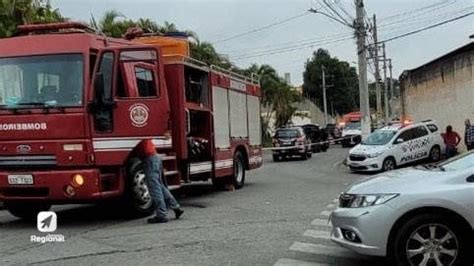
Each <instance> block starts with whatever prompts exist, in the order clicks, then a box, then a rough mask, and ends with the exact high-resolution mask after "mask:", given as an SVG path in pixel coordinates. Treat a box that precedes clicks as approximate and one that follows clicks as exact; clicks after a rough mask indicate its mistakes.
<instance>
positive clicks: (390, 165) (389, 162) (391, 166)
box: [382, 158, 397, 172]
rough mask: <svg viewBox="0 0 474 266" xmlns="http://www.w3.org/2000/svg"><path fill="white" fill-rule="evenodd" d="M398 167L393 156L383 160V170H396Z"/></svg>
mask: <svg viewBox="0 0 474 266" xmlns="http://www.w3.org/2000/svg"><path fill="white" fill-rule="evenodd" d="M396 167H397V165H396V163H395V160H394V159H393V158H387V159H385V160H384V161H383V165H382V170H383V171H384V172H387V171H392V170H395V168H396Z"/></svg>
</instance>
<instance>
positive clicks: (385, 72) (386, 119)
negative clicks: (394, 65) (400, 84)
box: [382, 43, 389, 125]
mask: <svg viewBox="0 0 474 266" xmlns="http://www.w3.org/2000/svg"><path fill="white" fill-rule="evenodd" d="M382 49H383V78H384V86H383V92H384V98H383V99H384V106H385V125H388V122H389V114H388V112H389V110H388V80H387V54H386V53H385V43H383V44H382Z"/></svg>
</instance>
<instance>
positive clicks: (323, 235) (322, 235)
mask: <svg viewBox="0 0 474 266" xmlns="http://www.w3.org/2000/svg"><path fill="white" fill-rule="evenodd" d="M330 234H331V233H330V232H329V231H321V230H306V231H305V232H304V234H303V235H304V236H308V237H312V238H319V239H326V240H329V239H330V238H331V237H330Z"/></svg>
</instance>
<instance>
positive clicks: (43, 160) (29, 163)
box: [0, 155, 56, 168]
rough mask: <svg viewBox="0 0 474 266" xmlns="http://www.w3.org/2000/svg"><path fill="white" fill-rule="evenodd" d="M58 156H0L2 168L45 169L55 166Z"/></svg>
mask: <svg viewBox="0 0 474 266" xmlns="http://www.w3.org/2000/svg"><path fill="white" fill-rule="evenodd" d="M55 165H56V156H52V155H37V156H35V155H29V156H0V167H14V168H24V167H44V166H55Z"/></svg>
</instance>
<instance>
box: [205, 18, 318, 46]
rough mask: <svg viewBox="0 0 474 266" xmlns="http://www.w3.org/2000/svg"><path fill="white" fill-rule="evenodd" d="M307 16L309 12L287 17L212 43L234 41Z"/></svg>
mask: <svg viewBox="0 0 474 266" xmlns="http://www.w3.org/2000/svg"><path fill="white" fill-rule="evenodd" d="M308 14H309V12H304V13H301V14H299V15H296V16H292V17H289V18H286V19H283V20H280V21H277V22H274V23H271V24H268V25H265V26H263V27H260V28H256V29H253V30H249V31H246V32H242V33H239V34H236V35H234V36H230V37H227V38H224V39H220V40H217V41H215V42H214V44H217V43H223V42H227V41H230V40H234V39H237V38H239V37H242V36H245V35H248V34H252V33H255V32H259V31H262V30H266V29H269V28H272V27H275V26H278V25H281V24H284V23H286V22H289V21H292V20H295V19H298V18H301V17H304V16H306V15H308Z"/></svg>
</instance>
